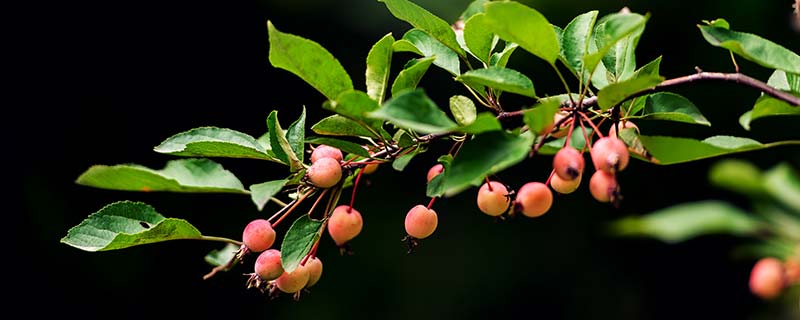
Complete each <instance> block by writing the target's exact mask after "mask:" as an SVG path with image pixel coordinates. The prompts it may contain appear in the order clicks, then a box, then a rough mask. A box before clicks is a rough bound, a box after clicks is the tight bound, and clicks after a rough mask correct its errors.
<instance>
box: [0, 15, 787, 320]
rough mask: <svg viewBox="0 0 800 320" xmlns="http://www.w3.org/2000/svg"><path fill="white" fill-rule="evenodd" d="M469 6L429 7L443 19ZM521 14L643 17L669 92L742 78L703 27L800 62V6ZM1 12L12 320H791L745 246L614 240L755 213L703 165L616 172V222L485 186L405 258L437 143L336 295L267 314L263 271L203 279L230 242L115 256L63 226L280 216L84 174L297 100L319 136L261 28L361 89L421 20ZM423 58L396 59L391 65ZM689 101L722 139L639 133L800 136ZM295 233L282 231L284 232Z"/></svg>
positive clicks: (384, 207)
mask: <svg viewBox="0 0 800 320" xmlns="http://www.w3.org/2000/svg"><path fill="white" fill-rule="evenodd" d="M468 2H469V1H466V0H459V1H435V0H426V1H422V0H420V1H418V3H420V4H421V5H422V6H424V7H426V8H428V9H429V10H431V11H433V12H434V13H436V14H438V15H440V16H442V17H443V18H445V19H446V20H448V21H454V20H455V19H456V18H457V17H458V15H459V14H460V12H461V10H463V8H465V7H466V5H467V4H468ZM733 3H735V4H733ZM528 4H530V5H533V6H534V7H535V8H537V9H538V10H540V11H541V12H542V13H543V14H544V15H545V16H546V17H548V19H549V20H550V22H551V23H554V24H556V25H559V26H561V27H563V26H565V25H566V24H567V23H568V22H569V21H570V20H571V18H572V17H574V16H576V15H578V14H580V13H583V12H586V11H589V10H592V9H599V10H600V11H601V14H608V13H611V12H614V11H617V10H619V9H620V8H621V7H622V6H629V7H630V8H631V9H632V10H633V11H634V12H640V13H644V12H651V13H652V17H651V20H650V21H649V23H648V25H647V30H646V32H645V34H644V36H643V37H642V39H641V42H640V44H639V48H640V49H639V51H638V59H639V62H640V65H641V64H643V63H645V62H647V61H650V60H652V59H654V58H656V57H657V56H658V55H663V56H664V60H663V62H662V74H663V75H665V76H667V77H675V76H680V75H685V74H689V73H692V72H693V70H694V69H693V68H694V67H695V66H699V67H701V68H703V69H704V70H708V71H732V66H731V65H730V63H729V60H728V53H727V52H725V51H724V50H721V49H718V48H713V47H711V46H709V45H707V44H706V43H705V42H704V40H703V39H702V37H701V35H700V33H699V31H698V30H697V28H696V27H695V24H696V23H699V22H700V21H701V20H704V19H709V20H710V19H714V18H717V17H724V18H727V19H728V20H729V21H730V22H731V25H732V28H733V29H735V30H741V31H748V32H752V33H756V34H759V35H762V36H766V37H767V38H770V39H772V40H774V41H775V42H778V43H780V44H782V45H784V46H786V47H788V48H789V49H792V50H795V51H797V50H798V47H799V46H798V44H800V41H798V34H797V33H794V32H793V31H792V29H791V27H790V23H789V21H790V20H789V19H790V14H791V8H790V5H791V3H790V1H761V0H748V1H735V2H734V1H721V0H720V1H718V0H713V1H644V0H640V1H603V2H602V4H598V3H596V2H595V1H579V0H571V1H565V0H559V1H556V0H541V1H535V4H531V3H530V2H529V3H528ZM17 9H18V10H17ZM9 13H10V14H11V15H12V16H14V17H12V18H15V19H12V20H11V21H12V28H10V29H9V30H11V32H10V35H9V37H8V39H9V41H11V42H10V44H9V45H8V47H7V51H9V52H10V54H11V57H12V58H9V60H8V62H9V64H8V66H9V68H8V69H7V70H9V71H10V72H7V73H6V76H8V77H10V78H11V79H10V80H11V81H9V82H11V84H10V86H7V87H6V89H7V90H9V96H11V97H13V98H16V99H13V101H12V102H10V104H9V107H10V108H9V110H15V111H13V112H11V111H7V112H6V113H5V115H4V116H3V119H4V120H5V121H4V122H5V124H6V128H7V129H8V130H9V131H8V132H7V136H6V139H7V140H8V141H10V142H11V144H10V146H11V147H9V149H6V151H4V154H5V158H6V159H5V160H6V161H8V160H11V161H12V163H11V164H10V165H9V166H7V168H6V170H8V171H10V176H11V177H12V178H14V179H13V180H12V181H13V182H14V183H13V184H12V187H11V190H13V191H12V193H10V196H9V199H10V200H11V203H12V210H11V211H10V212H7V213H6V216H7V217H9V218H10V219H8V220H6V223H8V225H7V229H8V230H9V232H7V233H6V234H7V236H10V238H11V247H12V251H11V254H10V255H8V256H7V258H6V262H5V263H4V264H5V267H6V268H8V271H7V272H6V274H5V277H6V281H7V282H8V283H9V284H11V287H10V288H9V287H6V290H5V291H6V294H5V295H6V296H11V297H12V298H11V301H6V303H9V305H10V306H11V307H12V310H13V309H16V308H15V307H22V306H23V305H25V304H27V305H32V306H33V308H25V309H24V310H22V309H21V308H20V310H18V311H20V312H25V313H24V314H27V315H30V316H32V317H38V316H45V315H46V316H63V317H68V318H69V317H73V316H74V317H81V318H85V319H100V318H112V317H113V318H145V317H147V318H167V317H177V318H187V319H188V318H195V319H200V318H202V319H206V318H229V319H246V318H247V317H254V316H255V317H259V318H293V319H305V318H316V319H338V318H387V319H405V318H412V317H413V318H422V319H428V318H431V319H433V318H437V319H438V318H487V317H499V318H504V317H511V316H521V317H524V318H533V317H537V318H544V319H600V318H602V319H675V318H678V319H709V318H714V319H750V318H754V317H755V316H756V315H757V314H761V313H763V312H769V311H770V310H772V311H774V310H777V309H779V308H780V306H779V305H777V304H775V303H765V302H762V301H760V300H758V299H756V298H754V297H753V296H751V294H750V293H749V291H748V289H747V278H748V274H749V269H750V267H751V266H752V264H753V261H752V260H747V259H736V258H734V257H732V255H731V249H732V248H734V246H735V245H737V244H742V243H745V242H746V241H745V240H741V239H735V238H730V237H721V236H716V237H703V238H700V239H696V240H692V241H689V242H687V243H683V244H676V245H668V244H664V243H661V242H658V241H654V240H647V239H618V238H613V237H610V236H608V235H607V234H606V229H605V226H606V224H607V223H608V222H609V221H611V220H613V219H615V218H619V217H622V216H625V215H629V214H643V213H647V212H650V211H653V210H656V209H659V208H663V207H666V206H669V205H672V204H676V203H681V202H686V201H692V200H698V199H706V198H721V199H728V200H731V201H734V202H737V203H739V204H746V202H743V201H742V199H740V198H737V197H735V196H732V195H730V194H728V193H725V192H722V191H719V190H716V189H713V188H712V187H711V186H709V185H708V183H707V178H706V171H707V169H708V167H709V166H710V165H711V164H713V162H714V161H713V160H704V161H698V162H694V163H689V164H681V165H674V166H669V167H661V166H655V165H650V164H645V163H642V162H634V163H632V165H631V166H630V168H629V169H628V170H626V171H625V172H624V173H623V174H622V175H621V178H620V179H621V181H622V183H623V192H624V194H625V201H624V202H623V204H622V206H621V207H620V208H619V209H614V208H612V207H610V206H608V205H604V204H599V203H596V202H595V201H593V200H592V199H591V197H590V196H589V194H588V189H587V188H586V187H585V186H584V187H583V188H581V189H580V190H579V191H578V192H576V193H575V194H573V195H567V196H556V200H555V204H554V206H553V208H552V209H551V211H550V212H549V213H547V214H546V215H545V216H543V217H541V218H538V219H523V218H518V219H515V220H513V221H508V222H505V223H494V222H493V221H492V219H490V218H488V217H486V216H484V215H482V214H481V213H480V212H479V211H478V210H477V208H476V206H475V205H474V195H475V190H474V189H472V190H468V191H466V192H464V193H463V194H461V195H459V196H457V197H455V198H452V199H446V200H443V201H438V202H437V204H436V206H435V209H436V210H437V211H438V212H439V219H440V226H439V229H438V230H437V232H436V233H435V234H434V236H432V237H431V238H430V239H429V240H426V241H424V242H423V243H422V246H420V247H419V248H418V250H417V252H416V253H414V254H413V255H406V254H405V250H404V247H403V245H402V243H401V242H400V241H399V240H400V238H401V237H402V236H403V227H402V221H403V218H404V215H405V212H406V211H407V209H408V208H410V207H411V206H413V205H414V204H417V203H424V202H427V199H426V198H425V192H424V176H425V172H426V170H427V168H428V167H429V166H431V165H432V164H433V163H434V162H435V158H436V157H437V156H438V155H439V154H441V153H442V152H446V149H447V148H448V147H449V145H447V144H445V143H442V144H436V145H434V147H433V150H432V152H429V153H427V154H425V155H423V156H421V157H419V158H417V159H416V160H414V162H412V164H411V165H410V166H409V167H408V169H407V170H406V172H404V173H402V174H401V173H398V172H395V171H393V170H392V169H390V168H388V166H387V167H383V168H381V169H380V170H379V171H378V172H377V173H376V174H375V175H373V176H371V177H369V179H368V181H367V183H366V184H365V185H364V187H362V188H359V193H358V195H357V198H356V203H357V207H358V209H359V210H360V211H361V213H362V215H363V216H364V219H365V228H364V230H363V232H362V234H361V235H360V236H359V237H358V238H357V239H356V240H354V241H353V245H354V247H355V250H356V255H354V256H350V257H341V256H339V255H338V253H337V252H336V248H335V246H334V244H333V242H332V241H331V240H330V239H329V238H327V237H326V238H324V239H323V243H322V246H321V248H320V253H319V255H320V256H321V259H322V260H323V262H324V264H325V271H324V273H323V277H322V280H321V281H320V283H319V284H318V285H317V286H316V287H315V288H314V290H313V292H312V293H311V294H309V295H307V296H305V297H304V298H303V300H302V301H301V302H294V301H292V300H291V299H289V298H288V297H281V298H280V299H277V300H274V301H268V300H267V299H265V298H264V297H263V296H261V295H260V294H258V293H257V292H256V291H253V290H251V291H248V290H245V287H244V281H245V277H244V276H243V275H242V273H246V272H251V270H252V269H251V265H252V258H253V257H250V258H249V259H248V260H247V261H246V263H245V265H244V266H240V267H238V268H237V269H235V270H233V271H232V272H229V273H225V274H221V275H218V276H217V277H215V278H213V279H211V280H208V281H203V280H202V279H201V276H202V275H203V274H205V273H206V272H207V271H208V270H209V268H210V267H209V266H207V265H206V264H205V262H203V256H204V255H205V254H206V253H207V252H208V251H209V250H212V249H215V248H217V247H219V245H218V244H216V243H205V242H193V241H183V242H180V241H178V242H168V243H162V244H155V245H149V246H142V247H135V248H131V249H127V250H120V251H112V252H103V253H87V252H83V251H80V250H77V249H74V248H71V247H68V246H66V245H64V244H60V243H59V239H60V238H61V237H63V236H64V235H65V234H66V231H67V230H68V229H69V228H70V227H71V226H73V225H76V224H78V223H80V222H81V221H82V220H83V219H84V218H85V217H86V216H87V215H89V214H90V213H92V212H94V211H96V210H98V209H99V208H101V207H102V206H104V205H105V204H108V203H111V202H114V201H118V200H125V199H128V200H138V201H145V202H147V203H149V204H151V205H153V206H154V207H156V209H157V210H158V211H159V212H161V213H162V214H163V215H165V216H168V217H180V218H185V219H188V220H189V221H191V222H192V223H193V224H194V225H195V226H197V227H198V228H199V229H200V230H201V231H203V233H205V234H208V235H220V236H226V237H230V238H238V237H239V235H240V234H241V233H240V232H241V229H242V227H243V226H244V225H245V224H246V223H247V222H248V221H250V220H252V219H254V218H256V217H263V216H268V215H271V213H272V212H274V211H275V210H277V207H276V206H274V205H272V204H271V205H268V206H267V208H266V209H265V211H264V212H263V213H259V212H257V211H256V209H255V208H254V206H253V205H252V204H251V203H250V200H249V199H248V198H247V197H246V196H235V195H190V194H152V193H151V194H137V193H124V192H115V191H106V190H98V189H92V188H87V187H82V186H78V185H75V184H74V183H73V181H74V180H75V178H77V177H78V175H79V174H80V173H81V172H83V171H84V170H85V169H86V168H88V167H89V166H91V165H93V164H119V163H139V164H143V165H147V166H149V167H152V168H160V167H162V166H163V165H164V163H165V162H166V161H168V160H170V159H172V158H171V157H168V156H165V155H161V154H157V153H155V152H152V148H153V146H155V145H157V144H158V143H159V142H160V141H162V140H163V139H165V138H167V137H169V136H170V135H172V134H174V133H178V132H182V131H185V130H187V129H190V128H193V127H198V126H205V125H212V126H218V127H227V128H232V129H235V130H238V131H242V132H246V133H249V134H251V135H254V136H258V135H260V134H261V133H263V132H264V131H265V119H266V115H267V114H268V113H269V111H270V110H273V109H278V110H280V116H281V119H283V122H284V124H288V123H289V122H290V121H291V120H293V119H294V118H295V117H296V116H297V115H298V114H299V109H300V107H301V106H303V105H305V106H306V107H307V108H308V109H309V122H310V123H313V122H315V121H317V120H319V119H321V118H322V117H323V116H325V115H326V113H325V112H322V111H321V108H320V107H319V106H320V104H321V103H322V102H323V100H324V97H323V96H322V95H321V94H319V93H318V92H316V91H314V90H313V89H312V88H311V87H309V86H307V85H306V84H305V83H303V82H302V80H300V79H299V78H297V77H295V76H294V75H291V74H290V73H288V72H285V71H283V70H278V69H275V68H272V67H271V66H270V65H269V63H268V61H267V54H268V50H267V49H268V42H267V33H266V20H267V19H269V20H272V21H273V23H274V24H275V25H276V27H277V28H279V29H280V30H281V31H284V32H288V33H293V34H297V35H300V36H303V37H306V38H309V39H312V40H314V41H317V42H318V43H320V44H322V45H323V46H324V47H326V48H327V49H328V50H329V51H331V53H333V55H334V56H336V57H337V58H338V59H339V60H340V61H341V62H342V64H343V65H344V67H345V69H346V70H347V71H348V72H349V74H350V75H351V77H352V78H353V82H354V84H355V86H356V88H358V89H364V85H363V77H364V76H363V74H364V69H365V66H364V62H363V61H364V59H365V57H366V53H367V51H368V50H369V48H370V47H371V46H372V44H373V43H374V42H375V41H377V40H378V39H379V38H380V37H381V36H383V35H384V34H386V33H388V32H393V33H394V35H395V37H396V38H400V37H401V36H402V34H403V33H404V32H405V31H406V30H407V29H408V28H409V26H408V25H407V24H405V23H403V22H401V21H398V20H396V19H395V18H393V17H392V16H391V15H390V14H389V13H388V11H387V10H386V8H385V6H384V5H383V4H381V3H378V2H375V1H371V0H370V1H361V0H359V1H346V2H345V1H322V0H296V1H266V0H258V1H81V2H27V3H26V4H25V7H20V8H14V9H12V10H9ZM410 58H412V56H411V55H408V54H397V55H396V59H395V64H396V66H399V65H401V64H402V63H404V62H405V61H407V60H408V59H410ZM740 64H741V66H742V69H743V71H744V72H745V73H747V74H749V75H752V76H754V77H756V78H759V79H763V80H766V79H767V77H768V76H769V74H770V71H769V70H766V69H764V68H761V67H758V66H756V65H754V64H752V63H749V62H746V61H742V60H741V59H740ZM510 66H511V67H513V68H516V69H518V70H521V71H523V72H525V73H526V74H528V75H531V78H532V79H533V80H534V83H535V85H536V86H537V92H538V93H540V95H548V94H558V93H561V92H560V91H559V90H560V85H559V84H558V83H557V82H556V78H555V77H554V76H553V75H552V73H551V72H549V70H548V69H547V68H546V67H545V66H544V65H543V64H542V63H541V62H540V61H538V60H537V59H536V58H534V57H532V56H531V55H529V54H527V53H524V52H523V51H522V50H518V51H517V53H516V54H515V57H514V58H513V59H512V62H511V64H510ZM394 70H398V69H397V68H394ZM431 70H432V71H431V72H429V74H428V75H426V76H425V78H424V79H423V82H422V84H421V86H423V87H425V88H426V90H427V92H428V94H429V95H430V96H431V97H432V98H434V100H436V101H437V102H438V103H439V104H440V105H445V104H446V101H447V98H448V97H449V96H450V95H453V94H466V92H465V91H464V90H463V89H462V88H461V87H459V86H457V85H455V84H453V82H452V81H450V79H449V76H448V75H447V74H446V73H445V72H443V71H441V70H440V69H436V68H431ZM676 92H679V93H681V94H684V95H685V96H687V97H689V98H690V99H692V100H693V101H694V102H695V103H696V104H697V105H698V106H699V107H700V108H701V110H702V111H703V112H704V114H705V115H706V117H707V118H708V119H709V120H710V121H711V122H712V123H713V124H714V127H713V128H705V127H696V126H690V125H681V124H668V125H664V124H660V123H644V122H643V123H640V124H639V126H640V127H641V128H642V130H643V131H644V132H645V133H649V134H674V135H681V136H691V137H698V138H704V137H707V136H710V135H715V134H731V135H739V136H747V137H752V138H755V139H758V140H760V141H762V142H767V141H774V140H778V139H788V138H794V139H796V138H798V134H797V133H796V132H797V131H796V130H792V129H793V127H792V126H793V123H792V120H791V119H788V120H787V119H784V120H763V121H761V122H757V123H754V126H753V130H752V131H751V132H747V131H744V130H743V129H741V127H739V125H738V123H737V119H738V117H739V115H741V114H742V113H743V112H745V111H746V110H748V109H749V108H751V107H752V103H753V101H755V99H756V98H757V96H758V92H755V91H754V90H751V89H747V88H742V87H737V86H735V85H733V84H724V83H702V84H697V85H696V86H692V87H691V88H690V87H681V88H677V89H676ZM507 107H509V108H511V107H510V106H508V105H507ZM514 107H516V106H514ZM20 115H21V117H20ZM20 120H21V121H20ZM7 146H8V144H7ZM798 154H800V152H798V149H797V148H796V147H785V148H778V149H772V150H766V151H760V152H753V153H748V154H742V155H737V157H740V158H744V159H749V160H752V161H754V162H755V163H756V164H757V165H758V166H760V167H762V168H767V167H769V166H771V165H774V164H776V163H779V162H781V161H791V162H793V163H795V164H797V163H800V156H798ZM17 161H19V162H17ZM549 161H550V159H549V158H539V159H529V160H526V161H525V162H523V163H521V164H519V165H518V166H516V167H514V168H512V169H511V170H508V171H506V172H504V173H501V174H500V175H499V177H500V178H502V179H503V180H504V181H505V182H507V183H509V184H511V185H516V186H519V185H521V184H522V183H524V182H526V181H532V180H538V181H543V180H545V179H546V177H547V174H548V173H549V171H550V169H549V165H550V164H549ZM219 162H221V163H222V164H223V165H224V166H225V167H226V168H227V169H230V170H232V171H233V172H234V173H236V174H237V175H238V176H239V178H240V179H241V180H242V182H243V183H244V184H245V185H249V184H253V183H259V182H263V181H267V180H271V179H275V178H279V177H283V176H284V175H285V174H286V171H285V168H283V167H280V166H277V165H274V164H272V163H262V162H259V161H256V160H237V159H232V160H231V159H219ZM16 181H19V182H16ZM17 206H19V208H17ZM286 227H288V224H287V225H283V226H281V227H279V228H278V232H279V234H283V232H285V230H286ZM6 312H9V311H6Z"/></svg>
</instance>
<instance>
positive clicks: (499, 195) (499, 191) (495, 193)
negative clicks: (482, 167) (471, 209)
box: [478, 181, 511, 217]
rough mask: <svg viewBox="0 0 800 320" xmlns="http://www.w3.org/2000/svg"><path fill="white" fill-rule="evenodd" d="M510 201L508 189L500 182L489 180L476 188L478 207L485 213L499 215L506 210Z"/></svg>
mask: <svg viewBox="0 0 800 320" xmlns="http://www.w3.org/2000/svg"><path fill="white" fill-rule="evenodd" d="M489 186H491V188H490V187H489ZM489 189H491V190H489ZM510 203H511V201H510V200H509V199H508V189H506V186H504V185H503V184H502V183H500V182H497V181H489V182H487V183H484V184H483V185H482V186H481V188H480V189H478V209H480V210H481V211H482V212H483V213H485V214H488V215H490V216H493V217H496V216H499V215H501V214H503V212H506V210H508V206H509V204H510Z"/></svg>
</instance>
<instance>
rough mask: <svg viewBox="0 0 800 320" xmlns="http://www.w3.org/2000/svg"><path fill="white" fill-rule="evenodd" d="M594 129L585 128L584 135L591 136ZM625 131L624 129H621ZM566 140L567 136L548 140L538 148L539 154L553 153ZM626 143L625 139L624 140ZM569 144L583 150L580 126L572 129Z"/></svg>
mask: <svg viewBox="0 0 800 320" xmlns="http://www.w3.org/2000/svg"><path fill="white" fill-rule="evenodd" d="M593 132H594V130H592V128H586V135H587V136H591V135H592V133H593ZM622 132H625V130H622ZM566 141H567V137H563V138H558V139H555V140H552V141H548V142H547V143H545V144H543V145H542V147H541V148H539V154H541V155H554V154H556V152H558V150H561V148H563V147H564V143H565V142H566ZM626 143H627V141H626ZM569 145H570V146H572V147H573V148H575V149H578V150H583V148H585V147H586V137H584V135H583V130H582V129H581V128H580V126H576V127H575V129H573V130H572V138H571V139H570V140H569Z"/></svg>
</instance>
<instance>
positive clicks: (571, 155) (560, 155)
mask: <svg viewBox="0 0 800 320" xmlns="http://www.w3.org/2000/svg"><path fill="white" fill-rule="evenodd" d="M583 166H584V160H583V155H582V154H581V152H580V151H578V150H577V149H575V148H573V147H570V146H567V147H564V148H561V150H558V152H556V155H555V157H553V169H555V170H556V175H558V176H559V177H560V178H561V179H562V180H575V179H576V178H578V177H579V176H580V175H581V174H582V173H583Z"/></svg>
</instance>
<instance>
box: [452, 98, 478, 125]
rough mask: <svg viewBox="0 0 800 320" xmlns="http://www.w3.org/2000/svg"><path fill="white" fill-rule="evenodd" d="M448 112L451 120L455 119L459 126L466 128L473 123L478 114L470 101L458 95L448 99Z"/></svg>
mask: <svg viewBox="0 0 800 320" xmlns="http://www.w3.org/2000/svg"><path fill="white" fill-rule="evenodd" d="M450 112H451V113H452V114H453V118H456V123H458V125H460V126H466V125H469V124H470V123H473V122H475V118H476V117H477V113H478V111H477V109H476V108H475V103H474V102H472V99H470V98H468V97H465V96H459V95H455V96H452V97H450Z"/></svg>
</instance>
